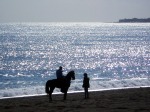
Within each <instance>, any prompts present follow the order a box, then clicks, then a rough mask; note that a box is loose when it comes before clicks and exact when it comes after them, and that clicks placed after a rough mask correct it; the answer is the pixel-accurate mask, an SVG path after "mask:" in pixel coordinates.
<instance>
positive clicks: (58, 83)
mask: <svg viewBox="0 0 150 112" xmlns="http://www.w3.org/2000/svg"><path fill="white" fill-rule="evenodd" d="M71 79H72V80H75V72H74V71H70V72H69V73H68V74H67V75H66V76H65V77H64V78H63V79H53V80H48V81H47V82H46V86H45V92H46V93H47V94H49V101H52V93H53V90H54V89H55V87H56V88H60V89H61V92H63V93H64V100H66V97H67V91H68V88H69V87H70V83H71Z"/></svg>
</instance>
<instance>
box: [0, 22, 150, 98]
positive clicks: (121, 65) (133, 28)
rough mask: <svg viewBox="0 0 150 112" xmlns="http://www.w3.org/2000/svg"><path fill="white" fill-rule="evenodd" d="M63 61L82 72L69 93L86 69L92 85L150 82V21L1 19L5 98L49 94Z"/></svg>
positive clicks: (1, 91) (0, 87) (0, 84)
mask: <svg viewBox="0 0 150 112" xmlns="http://www.w3.org/2000/svg"><path fill="white" fill-rule="evenodd" d="M59 66H62V67H63V71H64V75H66V74H67V73H68V72H69V71H70V70H74V71H75V73H76V75H75V76H76V80H75V81H72V82H71V87H70V88H69V92H71V91H72V92H75V91H82V90H83V88H82V83H83V82H82V80H83V73H85V72H86V73H87V74H88V76H89V77H90V90H98V89H100V90H102V89H112V88H116V89H119V88H125V87H133V88H134V87H142V86H150V79H149V78H150V24H149V23H130V24H128V23H6V24H0V98H4V97H14V96H21V95H35V94H39V95H40V94H45V83H46V81H47V80H50V79H55V78H56V74H55V72H56V70H57V69H58V68H59ZM57 92H59V89H55V93H57Z"/></svg>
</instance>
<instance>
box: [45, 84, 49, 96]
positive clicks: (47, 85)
mask: <svg viewBox="0 0 150 112" xmlns="http://www.w3.org/2000/svg"><path fill="white" fill-rule="evenodd" d="M45 92H46V93H47V94H48V93H49V92H50V91H49V81H47V82H46V85H45Z"/></svg>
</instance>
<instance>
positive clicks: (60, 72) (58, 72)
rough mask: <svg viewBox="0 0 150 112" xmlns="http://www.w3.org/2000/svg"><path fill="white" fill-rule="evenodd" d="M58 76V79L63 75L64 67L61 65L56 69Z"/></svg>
mask: <svg viewBox="0 0 150 112" xmlns="http://www.w3.org/2000/svg"><path fill="white" fill-rule="evenodd" d="M56 77H57V79H62V78H63V77H64V76H63V71H62V67H61V66H60V67H59V69H58V70H57V71H56Z"/></svg>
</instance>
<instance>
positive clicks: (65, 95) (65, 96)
mask: <svg viewBox="0 0 150 112" xmlns="http://www.w3.org/2000/svg"><path fill="white" fill-rule="evenodd" d="M67 91H68V88H65V91H64V100H66V98H67Z"/></svg>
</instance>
